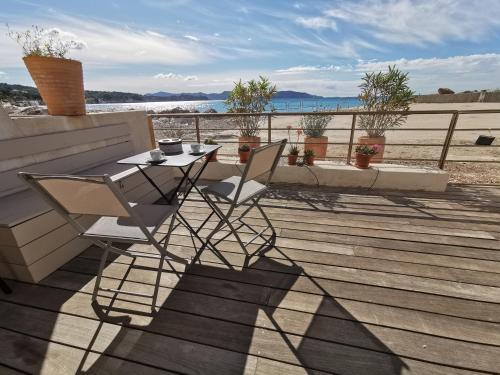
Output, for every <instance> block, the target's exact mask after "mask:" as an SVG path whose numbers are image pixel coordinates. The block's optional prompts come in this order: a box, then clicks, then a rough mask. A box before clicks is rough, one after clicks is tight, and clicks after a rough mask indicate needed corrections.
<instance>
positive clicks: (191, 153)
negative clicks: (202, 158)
mask: <svg viewBox="0 0 500 375" xmlns="http://www.w3.org/2000/svg"><path fill="white" fill-rule="evenodd" d="M204 154H205V150H204V149H201V150H200V151H198V152H194V151H189V155H193V156H199V155H204Z"/></svg>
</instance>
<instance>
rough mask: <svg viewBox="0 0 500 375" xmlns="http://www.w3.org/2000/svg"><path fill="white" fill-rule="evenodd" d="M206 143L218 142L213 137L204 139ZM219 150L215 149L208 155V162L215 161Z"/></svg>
mask: <svg viewBox="0 0 500 375" xmlns="http://www.w3.org/2000/svg"><path fill="white" fill-rule="evenodd" d="M204 143H205V144H206V145H218V143H217V142H216V141H215V139H213V138H207V139H205V142H204ZM218 151H219V149H217V150H215V151H214V152H212V154H211V155H210V157H209V159H208V161H209V162H212V161H217V152H218ZM207 157H208V156H205V158H207Z"/></svg>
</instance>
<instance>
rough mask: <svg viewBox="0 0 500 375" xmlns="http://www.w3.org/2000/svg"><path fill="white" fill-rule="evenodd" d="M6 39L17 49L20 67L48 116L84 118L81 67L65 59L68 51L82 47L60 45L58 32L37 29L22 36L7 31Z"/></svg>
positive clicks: (71, 42)
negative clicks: (18, 49) (24, 68)
mask: <svg viewBox="0 0 500 375" xmlns="http://www.w3.org/2000/svg"><path fill="white" fill-rule="evenodd" d="M7 35H8V36H9V37H11V38H12V39H13V40H14V41H16V42H17V43H18V44H19V45H20V46H21V48H22V50H23V54H24V57H23V61H24V64H25V65H26V68H27V69H28V71H29V73H30V75H31V78H32V79H33V81H34V82H35V85H36V87H37V88H38V91H39V92H40V96H41V97H42V99H43V101H44V102H45V104H46V105H47V110H48V113H49V115H54V116H79V115H84V114H85V93H84V89H83V70H82V63H81V62H80V61H76V60H71V59H68V58H66V56H67V54H68V52H69V50H71V49H81V48H82V47H83V43H77V42H75V41H73V40H69V41H64V40H62V38H61V36H60V33H59V31H57V30H44V29H42V28H40V27H37V26H33V28H32V29H31V30H27V31H24V32H17V31H13V30H10V29H9V31H8V34H7Z"/></svg>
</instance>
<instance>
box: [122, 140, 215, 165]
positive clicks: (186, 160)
mask: <svg viewBox="0 0 500 375" xmlns="http://www.w3.org/2000/svg"><path fill="white" fill-rule="evenodd" d="M202 147H203V153H202V154H196V155H192V154H191V145H190V144H183V145H182V150H183V153H182V154H177V155H165V157H166V159H167V160H165V161H164V162H162V163H154V164H153V163H149V162H148V160H150V159H151V155H150V154H149V151H146V152H142V153H140V154H137V155H134V156H130V157H128V158H125V159H122V160H118V161H117V163H118V164H131V165H154V166H159V167H187V166H188V165H190V164H193V163H194V162H195V161H197V160H200V159H201V158H202V157H203V156H205V154H207V153H210V152H213V151H215V150H217V149H219V148H221V147H222V146H220V145H203V146H202Z"/></svg>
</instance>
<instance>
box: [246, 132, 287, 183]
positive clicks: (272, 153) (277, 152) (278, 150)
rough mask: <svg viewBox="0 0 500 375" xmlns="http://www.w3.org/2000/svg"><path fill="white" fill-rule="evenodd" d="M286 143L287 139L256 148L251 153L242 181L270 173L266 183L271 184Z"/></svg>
mask: <svg viewBox="0 0 500 375" xmlns="http://www.w3.org/2000/svg"><path fill="white" fill-rule="evenodd" d="M285 145H286V139H282V140H281V141H279V142H275V143H271V144H269V145H266V146H262V147H259V148H255V149H253V150H252V152H251V153H250V157H249V158H248V162H247V165H246V167H245V170H244V171H243V174H242V182H246V181H248V180H252V179H254V178H255V177H259V176H262V175H264V174H266V173H269V176H268V178H267V181H266V185H267V184H269V182H270V181H271V178H272V176H273V173H274V170H275V169H276V167H277V165H278V163H279V160H280V158H281V154H282V153H283V150H284V148H285Z"/></svg>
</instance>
